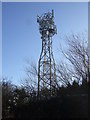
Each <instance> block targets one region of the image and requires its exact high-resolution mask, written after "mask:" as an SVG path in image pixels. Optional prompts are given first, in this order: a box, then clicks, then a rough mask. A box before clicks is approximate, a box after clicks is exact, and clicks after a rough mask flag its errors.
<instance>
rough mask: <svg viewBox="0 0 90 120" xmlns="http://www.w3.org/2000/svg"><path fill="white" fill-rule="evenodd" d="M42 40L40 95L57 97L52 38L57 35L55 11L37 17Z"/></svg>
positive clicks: (39, 77)
mask: <svg viewBox="0 0 90 120" xmlns="http://www.w3.org/2000/svg"><path fill="white" fill-rule="evenodd" d="M37 22H38V23H39V31H40V34H41V39H42V51H41V54H40V59H39V62H38V95H41V94H42V95H47V94H48V95H55V93H56V67H55V61H54V57H53V51H52V37H53V36H54V35H55V34H56V33H57V30H56V25H55V23H54V11H53V10H52V13H50V12H48V13H44V14H43V15H41V17H39V16H37Z"/></svg>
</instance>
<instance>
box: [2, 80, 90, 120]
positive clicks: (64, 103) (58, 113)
mask: <svg viewBox="0 0 90 120" xmlns="http://www.w3.org/2000/svg"><path fill="white" fill-rule="evenodd" d="M2 85H3V86H2V90H3V119H6V118H8V119H10V118H13V119H30V120H33V119H39V120H40V119H44V118H46V119H48V118H49V119H53V118H54V119H64V118H67V119H68V118H87V117H88V82H86V83H83V84H82V85H78V83H76V82H74V83H73V85H71V86H70V85H69V86H67V87H66V88H65V87H61V88H60V89H58V90H57V96H56V97H48V98H42V99H38V98H37V96H34V97H32V95H31V96H30V95H29V94H28V93H27V92H26V91H25V89H24V88H18V87H15V86H13V85H12V84H11V83H10V82H9V83H8V82H4V83H3V84H2ZM32 94H33V93H32ZM10 101H11V102H10Z"/></svg>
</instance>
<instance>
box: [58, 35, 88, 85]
mask: <svg viewBox="0 0 90 120" xmlns="http://www.w3.org/2000/svg"><path fill="white" fill-rule="evenodd" d="M65 42H66V43H67V48H68V49H67V50H66V51H64V50H63V49H62V48H61V47H60V51H61V52H62V54H63V56H64V58H65V59H66V61H67V60H68V65H67V66H66V67H65V64H67V63H62V62H60V63H59V65H58V68H57V74H58V76H59V81H61V82H63V81H64V84H66V85H67V84H68V83H70V82H71V81H73V80H76V81H77V82H80V80H82V82H84V81H88V79H89V78H88V76H89V55H88V43H87V42H88V40H87V34H84V33H82V34H81V35H80V34H72V35H71V36H66V37H65Z"/></svg>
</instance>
